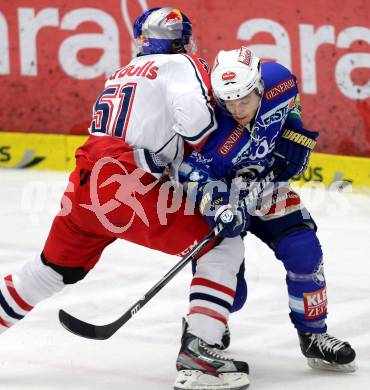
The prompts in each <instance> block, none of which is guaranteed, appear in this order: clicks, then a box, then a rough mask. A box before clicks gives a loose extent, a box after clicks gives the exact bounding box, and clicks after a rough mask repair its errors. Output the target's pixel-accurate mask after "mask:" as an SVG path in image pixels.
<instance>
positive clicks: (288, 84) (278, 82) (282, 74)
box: [261, 62, 298, 102]
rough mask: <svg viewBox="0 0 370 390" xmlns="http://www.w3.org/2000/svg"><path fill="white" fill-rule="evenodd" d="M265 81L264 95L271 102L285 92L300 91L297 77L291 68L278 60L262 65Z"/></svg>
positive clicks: (294, 92)
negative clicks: (277, 61)
mask: <svg viewBox="0 0 370 390" xmlns="http://www.w3.org/2000/svg"><path fill="white" fill-rule="evenodd" d="M261 71H262V79H263V82H264V88H265V90H264V97H265V99H266V100H267V101H268V102H270V101H272V100H274V99H276V98H278V97H280V96H282V95H284V94H285V93H290V94H291V93H293V94H296V93H298V85H297V79H296V77H295V76H294V74H293V73H292V72H290V70H289V69H287V68H286V67H285V66H283V65H281V64H278V63H276V62H265V63H262V65H261Z"/></svg>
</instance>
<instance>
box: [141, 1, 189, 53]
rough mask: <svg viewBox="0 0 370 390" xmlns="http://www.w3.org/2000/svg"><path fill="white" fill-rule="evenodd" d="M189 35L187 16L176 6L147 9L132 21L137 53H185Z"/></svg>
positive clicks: (187, 48)
mask: <svg viewBox="0 0 370 390" xmlns="http://www.w3.org/2000/svg"><path fill="white" fill-rule="evenodd" d="M191 36H192V27H191V22H190V20H189V18H188V17H187V16H186V15H184V14H183V13H182V12H181V11H180V10H178V9H176V8H171V7H166V8H152V9H149V10H147V11H145V12H143V13H142V14H141V15H140V16H139V17H138V18H137V19H136V20H135V23H134V38H135V43H136V46H137V49H138V53H137V54H138V55H147V54H175V53H187V52H188V51H189V47H190V43H191Z"/></svg>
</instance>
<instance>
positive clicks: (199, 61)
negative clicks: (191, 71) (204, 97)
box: [184, 54, 212, 95]
mask: <svg viewBox="0 0 370 390" xmlns="http://www.w3.org/2000/svg"><path fill="white" fill-rule="evenodd" d="M184 56H186V57H188V58H189V59H190V60H191V62H192V63H193V64H194V65H195V67H196V68H197V70H198V73H199V75H200V77H201V79H202V81H203V83H204V84H205V86H206V87H207V89H208V94H209V95H211V89H212V86H211V78H210V76H209V65H208V63H207V62H206V61H205V60H203V58H199V57H197V56H196V55H194V54H184Z"/></svg>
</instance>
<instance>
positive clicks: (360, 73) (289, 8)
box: [0, 0, 370, 156]
mask: <svg viewBox="0 0 370 390" xmlns="http://www.w3.org/2000/svg"><path fill="white" fill-rule="evenodd" d="M167 5H168V3H166V2H164V1H154V0H153V1H151V0H147V1H146V0H105V1H100V0H75V1H68V2H67V1H62V0H37V1H35V0H33V1H32V0H18V1H10V0H0V96H1V99H0V129H1V130H3V131H17V132H38V133H43V132H45V133H69V134H75V133H79V134H83V133H86V129H87V126H88V124H89V121H90V114H91V107H92V104H93V102H94V101H95V99H96V97H97V95H98V94H99V92H100V90H101V89H102V87H103V84H104V80H105V78H106V77H107V76H108V75H109V74H110V73H111V72H112V71H114V70H115V68H118V67H120V66H122V65H124V64H125V63H127V62H128V61H129V60H130V58H131V56H132V54H133V46H132V40H131V25H132V23H133V21H134V19H135V17H136V16H137V15H138V14H139V13H141V12H142V10H143V9H146V8H151V7H156V6H167ZM170 5H171V6H175V7H179V8H180V9H182V11H183V12H184V13H186V14H187V15H188V16H189V17H190V19H191V20H192V21H193V24H194V32H195V36H196V41H197V45H198V52H199V54H200V55H201V56H202V57H204V58H205V59H206V60H208V61H209V62H210V63H212V62H213V58H214V57H215V55H216V53H217V52H218V50H221V49H226V50H228V49H232V48H236V47H238V46H240V45H241V44H244V45H248V46H250V47H251V48H252V49H254V50H255V52H256V53H257V55H259V56H261V57H263V58H267V59H273V60H276V61H278V62H281V63H282V64H284V65H285V66H287V67H289V68H290V69H291V70H292V71H293V72H294V73H295V74H296V75H297V77H298V79H299V85H300V90H301V100H302V106H303V119H304V123H305V126H306V127H307V128H308V129H312V130H318V131H320V134H321V135H320V138H319V142H318V146H317V149H316V150H317V151H321V152H328V153H339V154H350V155H358V156H370V99H369V97H370V81H369V79H370V28H369V27H370V26H369V22H368V15H369V11H370V3H369V2H368V0H352V1H351V2H349V1H342V2H338V1H336V0H326V1H318V0H312V1H301V0H296V1H293V0H285V1H284V2H280V3H279V2H275V1H273V0H265V1H263V2H262V1H253V0H251V1H245V0H234V1H233V2H228V1H221V0H213V1H208V0H188V1H186V2H185V1H179V0H173V1H171V4H170ZM0 137H1V133H0Z"/></svg>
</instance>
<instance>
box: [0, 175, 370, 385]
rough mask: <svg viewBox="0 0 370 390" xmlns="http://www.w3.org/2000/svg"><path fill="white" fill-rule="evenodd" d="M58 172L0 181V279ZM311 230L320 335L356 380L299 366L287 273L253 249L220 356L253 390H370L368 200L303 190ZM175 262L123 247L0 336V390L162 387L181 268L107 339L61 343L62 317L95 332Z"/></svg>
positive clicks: (42, 229)
mask: <svg viewBox="0 0 370 390" xmlns="http://www.w3.org/2000/svg"><path fill="white" fill-rule="evenodd" d="M66 180H67V174H65V173H53V172H36V171H13V170H1V171H0V225H1V233H0V274H2V275H6V274H8V273H10V272H11V271H13V270H15V269H17V268H18V267H19V266H20V265H21V264H23V263H24V262H25V261H27V260H29V259H31V258H33V257H34V256H37V255H38V254H39V252H40V250H41V249H42V246H43V243H44V240H45V239H46V236H47V233H48V229H49V227H50V224H51V221H52V218H53V215H54V214H55V213H56V212H57V210H58V204H59V198H60V194H61V192H62V191H63V189H64V186H65V184H66ZM302 196H303V199H304V200H305V202H306V205H307V206H308V207H309V209H310V211H311V213H312V215H313V216H314V218H315V219H316V222H317V224H318V226H319V231H318V234H319V237H320V239H321V242H322V246H323V250H324V256H325V267H326V277H327V281H328V296H329V318H328V326H329V333H332V334H334V335H335V336H337V337H339V338H342V339H345V340H348V341H350V342H351V343H352V345H353V346H354V347H355V349H356V351H357V365H358V371H357V372H356V373H354V374H339V373H333V372H322V371H321V372H320V371H314V370H312V369H310V368H309V367H308V366H307V365H306V361H305V359H304V358H303V356H302V354H301V352H300V350H299V346H298V340H297V335H296V332H295V330H294V328H293V326H292V325H291V324H290V322H289V319H288V305H287V292H286V286H285V273H284V270H283V266H282V264H280V263H279V262H278V261H277V260H276V259H275V258H274V256H273V253H272V252H271V250H269V249H268V248H267V247H266V246H265V245H264V244H263V243H261V242H259V241H258V240H257V239H256V238H254V237H253V236H249V237H248V238H247V239H246V241H245V245H246V250H247V257H246V262H247V278H248V283H249V297H248V304H247V305H246V307H244V308H243V309H242V310H241V311H240V312H238V313H236V314H234V315H232V317H231V320H230V327H231V332H232V340H231V347H230V350H229V352H228V353H229V354H230V356H232V357H234V358H237V359H245V360H246V361H248V363H249V365H250V370H251V374H250V379H251V390H252V389H253V390H262V389H263V390H266V389H267V390H281V389H284V390H293V389H294V390H297V389H303V390H311V389H315V390H327V389H330V388H331V389H333V390H342V389H343V390H344V389H345V390H350V389H353V390H366V389H369V388H370V256H369V253H370V234H369V224H370V198H369V197H368V196H366V195H360V194H350V193H348V194H336V193H330V192H328V191H326V190H322V189H316V190H304V191H302ZM177 261H178V259H177V258H175V257H172V256H169V255H164V254H162V253H158V252H156V251H151V250H149V249H146V248H142V247H139V246H136V245H133V244H130V243H128V242H124V241H122V240H120V241H116V242H115V243H114V244H113V245H111V246H110V247H109V248H108V249H107V250H106V251H105V252H104V254H103V257H102V259H101V261H100V263H99V264H98V265H97V267H96V268H95V270H94V271H92V272H90V274H89V275H88V276H87V277H86V278H85V279H84V280H83V281H82V282H80V283H79V284H77V285H75V286H69V287H67V288H66V289H65V290H64V291H62V292H61V293H59V294H57V295H56V296H54V297H52V298H50V299H49V300H47V301H44V302H42V303H41V304H39V305H38V306H37V307H36V308H35V309H34V310H33V311H32V312H31V313H30V314H29V316H28V317H26V318H25V319H24V320H23V321H21V322H20V323H18V324H17V325H16V326H14V327H13V328H11V329H10V330H8V331H7V332H5V333H4V334H2V335H1V337H0V389H6V390H20V389H36V388H37V389H53V390H57V389H79V390H80V389H89V390H94V389H96V390H98V389H99V390H101V389H109V390H165V389H172V384H173V381H174V379H175V376H176V370H175V360H176V357H177V353H178V349H179V340H180V333H181V317H182V316H183V315H184V314H185V313H186V311H187V302H188V286H189V283H190V280H191V274H190V270H189V269H187V270H184V271H182V273H181V274H179V275H177V276H176V277H175V279H174V280H173V281H172V282H171V283H170V284H169V285H167V286H166V287H165V288H164V289H163V290H162V291H161V292H160V293H159V294H158V295H157V296H156V297H155V298H154V299H153V300H152V301H151V302H150V303H148V305H147V306H146V307H145V308H143V309H142V310H141V311H140V312H139V313H138V314H136V315H135V316H134V317H133V318H132V319H131V320H130V321H129V322H128V323H127V324H126V325H125V326H124V327H123V328H122V329H120V330H119V331H118V332H117V333H116V334H115V335H114V336H113V337H112V338H111V339H109V340H107V341H93V340H87V339H82V338H79V337H77V336H75V335H73V334H70V333H68V332H67V331H66V330H65V329H64V328H62V327H61V326H60V324H59V322H58V309H59V308H64V309H66V310H67V311H69V312H70V313H72V314H74V315H76V316H78V317H79V318H81V319H84V320H87V321H91V322H93V323H98V324H103V323H105V322H110V321H111V320H113V319H115V318H117V317H119V316H120V315H121V314H122V313H123V312H124V311H125V310H126V309H127V308H128V307H129V306H131V305H132V304H133V303H134V302H135V301H136V300H137V299H139V298H140V297H141V296H142V295H143V293H144V292H146V291H147V290H148V289H149V288H150V287H152V285H153V284H154V283H156V282H157V281H158V280H159V279H160V278H161V277H162V276H163V275H164V274H165V273H166V272H167V270H168V269H170V268H171V267H172V266H173V264H174V263H175V262H177Z"/></svg>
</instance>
